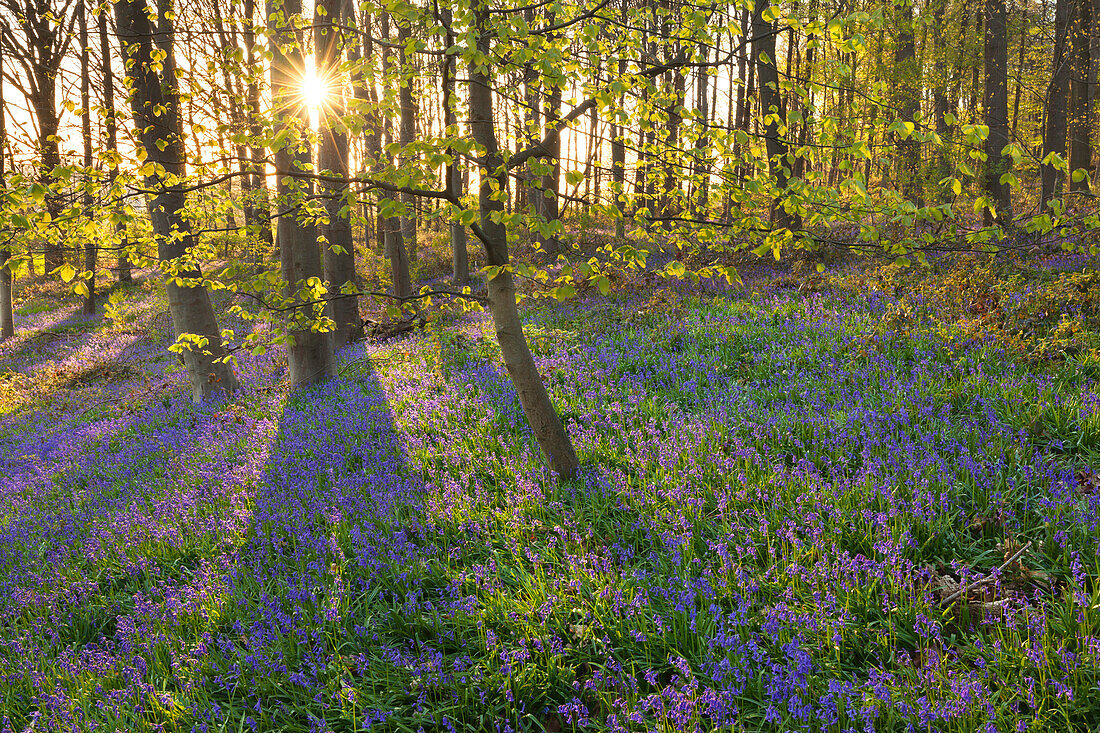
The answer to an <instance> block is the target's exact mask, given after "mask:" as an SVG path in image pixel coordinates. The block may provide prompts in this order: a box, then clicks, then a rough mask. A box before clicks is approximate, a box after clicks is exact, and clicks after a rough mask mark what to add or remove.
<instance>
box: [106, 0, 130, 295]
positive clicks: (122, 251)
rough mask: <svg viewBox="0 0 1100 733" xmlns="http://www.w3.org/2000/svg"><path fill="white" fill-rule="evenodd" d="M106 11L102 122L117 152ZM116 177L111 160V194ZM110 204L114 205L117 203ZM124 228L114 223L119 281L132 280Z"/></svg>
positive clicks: (109, 185)
mask: <svg viewBox="0 0 1100 733" xmlns="http://www.w3.org/2000/svg"><path fill="white" fill-rule="evenodd" d="M107 12H108V11H107V10H106V9H104V10H102V11H100V13H99V53H100V56H101V59H100V63H101V64H102V77H103V107H104V108H105V109H106V112H107V115H106V119H105V120H104V123H103V124H104V127H105V128H106V131H107V150H108V151H110V152H112V153H117V152H118V131H117V128H118V122H117V117H116V115H115V77H114V72H113V71H112V69H111V46H110V44H109V43H108V42H107ZM116 178H118V165H116V163H115V161H113V160H112V161H111V163H110V166H109V167H108V169H107V185H108V187H109V188H110V190H111V192H112V194H111V195H112V196H113V195H114V188H115V179H116ZM112 205H113V206H116V205H117V204H112ZM125 228H126V227H125V225H124V224H123V223H122V222H119V223H118V224H116V225H115V237H116V238H117V239H118V272H117V274H116V277H118V281H119V282H120V283H128V282H131V281H132V280H133V275H132V273H131V269H130V258H129V257H128V256H127V254H126V247H125V246H124V243H125V237H124V236H123V234H124V231H125Z"/></svg>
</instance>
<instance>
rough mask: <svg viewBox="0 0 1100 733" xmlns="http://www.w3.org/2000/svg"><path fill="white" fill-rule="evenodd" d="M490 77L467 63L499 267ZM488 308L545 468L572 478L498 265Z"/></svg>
mask: <svg viewBox="0 0 1100 733" xmlns="http://www.w3.org/2000/svg"><path fill="white" fill-rule="evenodd" d="M476 13H477V16H476V17H477V24H478V31H479V32H480V36H479V38H478V50H479V51H480V52H481V53H482V54H486V55H488V53H489V43H488V37H487V35H486V34H487V31H486V26H487V25H488V23H487V11H486V6H485V5H484V4H482V5H480V6H479V7H478V9H477V11H476ZM491 90H492V80H491V79H490V78H489V75H488V73H487V72H486V70H485V67H484V66H478V65H477V64H476V63H473V64H470V81H469V91H468V96H469V105H470V133H471V136H472V137H473V138H474V140H476V141H477V142H478V144H479V145H481V146H482V148H483V149H484V150H485V155H484V158H483V159H482V161H481V163H480V174H481V176H480V177H481V187H480V190H479V192H478V201H479V206H480V209H481V227H480V234H479V236H480V238H481V240H482V244H483V245H484V247H485V259H486V263H487V264H488V265H491V266H495V267H500V268H504V267H506V266H507V265H508V264H509V258H508V238H507V234H506V231H505V227H504V224H503V223H502V222H501V221H499V219H497V220H495V221H494V218H495V217H499V216H500V215H501V214H502V213H503V212H504V202H503V201H500V200H498V199H496V198H494V195H493V188H494V184H495V185H496V187H498V188H499V190H504V179H505V178H506V177H507V173H506V172H504V170H503V158H502V156H501V152H500V148H499V145H498V142H497V134H496V129H495V125H494V120H493V96H492V91H491ZM488 295H489V309H490V311H491V312H492V314H493V323H494V325H495V327H496V335H497V342H498V343H499V344H500V351H501V355H502V357H503V358H504V365H505V367H507V369H508V375H509V376H510V377H511V379H512V384H513V385H515V389H516V394H517V395H518V397H519V401H520V404H521V405H522V406H523V413H524V415H526V417H527V421H528V423H529V424H530V425H531V431H532V433H533V434H534V436H535V440H536V441H537V442H538V444H539V447H540V448H541V449H542V452H543V454H544V455H545V457H546V460H547V461H548V462H549V463H550V467H551V468H552V469H553V470H554V471H555V472H556V473H557V474H558V475H559V476H560V477H562V478H572V477H574V476H576V475H577V474H578V472H579V471H580V462H579V461H578V460H577V454H576V451H575V450H574V449H573V444H572V442H570V440H569V433H567V432H566V430H565V426H564V425H562V422H561V419H560V418H559V417H558V414H557V412H556V411H555V409H554V403H553V402H552V401H551V400H550V395H549V394H548V393H547V391H546V385H545V384H543V381H542V377H541V375H540V374H539V372H538V369H537V368H536V366H535V360H534V358H533V357H532V356H531V349H530V347H529V346H528V344H527V337H526V336H525V335H524V333H523V324H522V322H521V321H520V317H519V309H518V308H516V291H515V285H514V283H513V281H512V275H511V273H510V272H508V271H507V270H505V269H501V270H500V272H499V273H498V274H497V276H496V277H494V278H492V279H490V280H489V283H488Z"/></svg>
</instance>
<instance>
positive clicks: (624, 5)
mask: <svg viewBox="0 0 1100 733" xmlns="http://www.w3.org/2000/svg"><path fill="white" fill-rule="evenodd" d="M629 3H630V0H621V2H620V6H619V14H620V17H621V18H622V20H623V21H624V22H625V21H626V20H627V11H628V8H629V7H630V5H629ZM618 72H619V76H618V78H619V79H623V78H624V77H625V76H626V59H625V58H620V59H619V61H618ZM618 101H619V106H620V107H625V101H626V95H625V93H624V94H620V95H619V100H618ZM622 112H623V114H624V115H625V114H626V110H625V109H623V110H622ZM611 191H612V195H613V196H614V197H615V208H616V209H617V210H618V215H617V216H616V217H615V239H617V240H618V241H620V242H621V241H623V240H624V239H626V213H627V212H626V126H625V125H621V124H619V121H618V119H617V118H613V122H612V123H611Z"/></svg>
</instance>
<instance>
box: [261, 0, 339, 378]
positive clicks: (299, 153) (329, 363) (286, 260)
mask: <svg viewBox="0 0 1100 733" xmlns="http://www.w3.org/2000/svg"><path fill="white" fill-rule="evenodd" d="M301 11H302V5H301V0H285V1H284V2H282V3H281V4H279V5H276V4H275V3H274V2H272V0H269V2H268V9H267V13H268V23H269V24H270V30H271V33H272V43H271V98H272V104H273V107H274V109H275V125H276V128H277V129H291V130H294V129H295V128H297V129H298V130H299V131H300V130H304V129H305V127H306V126H307V125H308V122H309V120H308V118H307V115H308V112H307V110H306V109H305V107H304V106H303V105H302V104H300V102H299V100H298V99H297V98H296V97H297V94H296V89H295V87H294V84H295V79H297V78H298V74H299V73H300V72H299V70H300V69H302V68H304V67H305V54H304V53H303V51H302V43H301V41H302V39H301V38H300V37H298V33H297V32H296V31H294V30H292V28H291V27H290V23H291V22H293V21H292V19H293V18H294V17H295V16H297V15H299V14H301ZM274 154H275V172H276V177H277V180H278V189H277V193H278V201H279V208H280V210H281V211H282V212H283V213H282V214H281V215H280V216H279V222H278V243H279V264H280V268H281V270H282V275H283V281H284V282H285V287H286V292H285V293H284V295H285V296H286V297H287V298H288V299H289V301H290V303H291V305H295V304H298V305H297V306H296V307H294V308H292V309H291V310H289V311H288V315H289V318H290V321H289V324H288V335H289V337H290V343H289V344H288V345H287V361H288V364H289V368H290V387H291V389H295V390H297V389H302V388H304V387H308V386H310V385H312V384H317V383H319V382H322V381H324V380H326V379H329V378H331V377H333V376H335V374H336V359H335V357H334V355H333V341H332V334H331V333H328V332H325V333H319V332H317V331H314V330H313V329H312V328H310V322H311V321H312V318H313V306H312V305H301V304H300V303H301V301H302V297H301V293H302V289H303V288H304V287H305V286H306V283H307V282H308V281H309V280H310V279H311V278H317V279H318V280H319V279H321V278H322V277H323V276H324V272H323V269H322V266H321V250H320V248H319V247H318V246H317V230H316V227H315V226H314V225H313V224H312V223H311V222H307V221H304V220H302V219H301V216H300V215H301V211H300V209H301V204H300V199H301V197H302V196H304V195H307V194H308V193H309V182H308V180H307V179H306V178H304V177H302V175H301V174H302V173H303V172H304V171H305V170H306V168H307V166H308V165H309V164H310V158H311V157H312V156H311V155H310V150H309V145H308V144H307V143H306V141H305V140H304V139H303V138H300V137H299V136H298V135H297V134H296V133H295V132H291V133H290V134H288V135H287V136H286V143H285V144H284V145H283V146H282V147H280V148H278V149H277V150H275V151H274Z"/></svg>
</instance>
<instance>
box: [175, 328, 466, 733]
mask: <svg viewBox="0 0 1100 733" xmlns="http://www.w3.org/2000/svg"><path fill="white" fill-rule="evenodd" d="M369 350H370V349H369V347H367V346H363V345H359V346H353V347H351V348H349V349H347V350H345V351H344V352H343V353H342V354H341V360H342V362H343V365H344V366H343V368H342V376H341V377H340V378H338V379H335V380H332V381H330V382H328V383H325V384H323V385H321V386H318V387H315V388H312V389H310V390H308V391H305V392H302V393H299V394H296V395H292V396H291V397H289V398H288V399H287V401H286V403H285V405H284V407H283V410H282V412H281V414H280V416H279V422H278V428H277V434H276V435H275V437H274V440H273V441H272V444H271V447H270V450H269V451H268V452H267V454H266V457H265V459H264V464H263V468H262V471H261V473H260V476H259V479H258V481H257V482H256V486H255V492H254V495H253V497H252V501H251V516H250V520H249V529H248V532H247V536H246V538H245V541H244V542H243V544H242V545H241V546H240V548H239V550H238V552H237V553H236V556H235V562H234V565H233V567H231V568H230V569H229V572H228V573H227V574H226V577H225V581H226V608H225V609H224V610H223V612H222V616H223V622H222V623H221V624H220V625H219V627H218V629H217V632H216V637H215V638H216V639H217V643H218V648H219V653H218V654H217V655H213V657H212V659H211V670H212V671H211V673H210V674H209V675H208V677H207V678H206V680H205V685H206V686H207V692H208V694H209V695H210V696H211V697H212V698H213V699H214V700H215V701H216V704H215V705H213V706H211V707H210V708H209V709H208V710H196V711H195V713H196V716H197V718H198V719H199V720H200V721H202V722H204V723H207V724H209V725H211V726H214V727H221V726H226V725H228V726H230V727H232V728H234V729H235V728H236V726H237V725H238V724H239V723H242V722H243V723H245V724H247V723H248V720H247V719H246V718H247V717H249V716H250V717H252V719H253V722H255V723H256V724H257V725H258V726H259V727H260V728H262V729H272V730H296V729H301V730H311V729H315V726H316V725H318V724H319V721H320V720H322V719H323V720H324V721H325V722H326V724H327V725H329V726H336V727H337V729H339V726H340V725H344V726H348V727H351V728H356V727H357V726H362V725H364V724H365V723H366V721H367V720H368V719H369V718H370V717H371V716H375V717H377V718H378V719H381V718H385V717H388V716H389V715H392V714H394V713H395V712H397V711H399V710H400V709H402V708H404V707H409V708H412V707H413V706H415V705H416V701H417V694H416V693H415V691H413V690H412V689H411V688H410V687H404V688H403V687H402V685H400V684H398V685H397V686H396V687H395V688H394V689H387V688H388V687H389V686H390V684H391V682H392V680H390V677H391V676H394V677H397V678H400V677H401V674H402V669H403V668H404V667H407V666H408V665H409V664H415V662H414V661H412V660H414V659H416V658H417V657H419V656H420V652H419V651H418V649H420V648H421V647H422V645H423V643H424V642H426V641H428V639H427V638H425V637H424V636H423V635H421V634H419V633H418V631H417V630H416V629H414V628H404V629H402V628H401V626H402V624H401V623H400V622H399V619H400V618H401V616H402V609H403V608H404V607H405V606H406V604H408V603H409V602H410V601H412V602H413V603H415V602H416V599H418V598H421V597H423V595H424V594H425V593H427V592H430V588H429V586H432V587H434V588H436V589H438V588H439V587H440V586H441V585H442V584H443V583H444V580H443V579H442V578H440V577H438V575H437V574H435V573H433V571H432V570H431V569H430V568H431V563H430V561H429V557H428V555H429V554H430V551H427V552H426V550H427V549H428V543H427V542H426V541H425V540H426V538H425V528H424V525H423V521H422V514H423V513H422V497H423V492H424V483H423V481H422V479H421V478H420V477H419V476H418V475H417V474H416V473H415V472H413V471H411V470H409V468H408V463H407V460H406V456H405V453H404V450H405V449H404V446H403V444H402V440H401V437H400V435H399V431H398V429H397V427H396V426H395V423H394V417H393V412H392V410H391V407H390V405H389V403H388V401H387V396H386V391H385V389H384V387H383V384H382V382H381V380H380V378H379V376H378V374H377V373H376V372H375V371H374V369H373V368H372V366H371V361H370V358H369ZM395 622H397V623H396V626H395ZM383 628H385V629H387V630H386V631H384V632H382V631H380V630H381V629H383ZM395 628H396V633H395ZM383 667H387V668H389V670H390V671H389V672H387V673H383V672H382V668H383ZM376 675H377V676H376ZM381 680H386V682H381ZM333 691H335V692H333ZM341 696H354V697H355V698H356V699H357V700H358V705H357V706H351V705H349V699H348V698H342V697H341ZM375 697H378V698H379V699H381V698H386V700H385V702H384V703H381V702H380V703H379V704H378V705H376V706H372V705H371V703H370V702H369V701H370V700H371V699H374V698H375ZM311 699H312V700H313V702H314V704H313V705H311V706H309V707H306V708H303V706H302V702H303V700H311ZM246 713H247V715H246Z"/></svg>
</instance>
